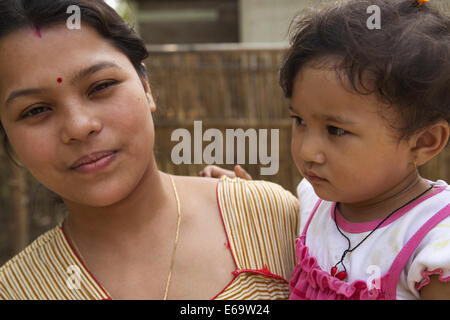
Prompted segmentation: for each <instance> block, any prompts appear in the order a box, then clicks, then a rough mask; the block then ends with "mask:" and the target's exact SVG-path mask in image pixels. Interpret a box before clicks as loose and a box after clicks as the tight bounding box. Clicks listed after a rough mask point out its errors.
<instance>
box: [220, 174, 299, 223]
mask: <svg viewBox="0 0 450 320" xmlns="http://www.w3.org/2000/svg"><path fill="white" fill-rule="evenodd" d="M217 195H218V197H220V196H221V197H226V200H228V202H230V203H234V204H241V205H242V204H244V205H249V204H252V205H253V206H254V207H259V209H260V210H257V211H258V212H260V213H262V212H264V211H266V213H267V210H271V209H272V208H273V209H280V208H281V210H282V211H283V212H284V213H286V214H288V213H292V214H293V216H295V217H297V213H298V199H297V198H296V197H295V196H294V195H293V194H292V193H291V192H290V191H288V190H286V189H284V188H283V187H282V186H281V185H279V184H277V183H274V182H270V181H265V180H244V179H240V178H228V177H222V178H221V179H220V180H219V183H218V186H217ZM261 209H262V211H261Z"/></svg>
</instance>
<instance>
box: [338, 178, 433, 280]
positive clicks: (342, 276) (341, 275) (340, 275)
mask: <svg viewBox="0 0 450 320" xmlns="http://www.w3.org/2000/svg"><path fill="white" fill-rule="evenodd" d="M432 188H433V186H431V187H429V188H428V189H427V190H425V191H424V192H422V193H421V194H419V195H418V196H416V197H414V198H413V199H412V200H410V201H408V202H407V203H405V204H404V205H402V206H401V207H399V208H397V209H395V210H394V211H392V212H391V213H389V214H388V215H387V216H386V217H385V218H384V219H383V220H382V221H381V222H380V223H379V224H378V225H377V226H376V227H375V228H374V229H373V230H372V231H371V232H370V233H369V234H368V235H367V236H365V237H364V239H362V240H361V241H360V242H359V243H358V244H357V245H356V246H355V247H353V248H352V249H350V247H351V242H350V239H349V238H348V237H347V236H346V235H345V234H344V233H343V232H342V231H341V229H340V228H339V226H338V224H337V222H336V208H337V206H338V204H339V203H338V202H336V205H335V206H334V210H333V214H334V223H335V224H336V228H337V229H338V231H339V233H340V234H342V235H343V236H344V238H345V239H347V242H348V248H347V249H346V250H344V252H343V253H342V257H341V260H339V262H338V263H336V264H335V265H334V267H331V270H330V274H331V275H332V276H333V277H336V278H338V279H339V280H344V279H345V278H347V269H346V268H345V265H344V262H343V261H344V258H345V255H346V254H347V253H349V252H352V251H354V250H356V248H358V247H359V246H360V245H361V243H363V242H364V241H365V240H366V239H367V238H368V237H370V235H371V234H372V233H374V232H375V230H377V229H378V228H379V227H380V226H381V225H382V224H383V223H384V222H385V221H386V220H387V219H389V217H391V216H392V215H393V214H394V213H396V212H397V211H398V210H400V209H402V208H404V207H406V206H407V205H408V204H410V203H411V202H413V201H415V200H417V199H418V198H420V197H421V196H423V195H424V194H425V193H427V192H428V191H430V190H431V189H432ZM339 264H341V265H342V266H343V267H344V270H343V271H340V272H337V271H338V269H337V266H338V265H339Z"/></svg>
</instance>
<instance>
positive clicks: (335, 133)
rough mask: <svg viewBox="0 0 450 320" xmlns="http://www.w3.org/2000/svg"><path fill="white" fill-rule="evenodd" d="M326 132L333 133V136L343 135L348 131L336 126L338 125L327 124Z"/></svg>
mask: <svg viewBox="0 0 450 320" xmlns="http://www.w3.org/2000/svg"><path fill="white" fill-rule="evenodd" d="M327 130H328V133H329V134H331V135H333V136H338V137H340V136H343V135H344V134H347V133H348V132H347V131H345V130H344V129H341V128H338V127H334V126H328V127H327Z"/></svg>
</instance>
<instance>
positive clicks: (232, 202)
mask: <svg viewBox="0 0 450 320" xmlns="http://www.w3.org/2000/svg"><path fill="white" fill-rule="evenodd" d="M217 202H218V206H219V209H220V214H221V216H222V220H223V224H224V228H225V231H226V234H227V238H228V243H227V245H228V246H229V249H230V251H231V254H232V256H233V259H234V262H235V265H236V268H235V270H234V271H233V279H232V280H231V281H230V283H228V284H227V285H226V287H225V288H224V289H223V290H221V291H220V292H219V293H217V294H216V295H215V296H214V297H213V298H212V299H220V300H224V299H227V300H238V299H239V300H240V299H252V300H256V299H265V300H266V299H287V298H288V297H289V286H288V281H289V279H290V276H291V272H292V270H293V268H294V266H295V262H296V259H295V245H294V240H295V238H296V237H297V236H298V231H299V217H298V209H299V208H298V200H297V198H295V197H294V196H293V195H292V194H291V193H290V192H288V191H286V190H284V189H283V188H282V187H280V186H279V185H277V184H274V183H270V182H266V181H246V180H242V179H239V178H236V179H230V178H226V177H223V178H221V179H220V180H219V182H218V185H217ZM1 299H38V300H40V299H45V300H55V299H64V300H67V299H76V300H85V299H94V300H102V299H112V298H111V295H110V294H109V293H108V292H107V290H106V289H105V288H103V287H102V285H101V284H100V283H99V282H98V281H97V280H96V279H95V278H94V276H93V275H92V274H91V273H90V271H89V270H88V268H87V267H86V266H85V265H84V264H83V262H82V261H81V259H80V258H79V257H78V255H77V254H76V252H75V250H74V249H73V248H72V247H71V245H70V242H69V240H68V238H67V236H66V234H65V233H64V231H63V229H62V223H60V224H59V225H57V226H56V227H55V228H53V229H52V230H50V231H48V232H47V233H45V234H43V235H41V236H40V237H39V238H37V239H36V240H35V241H34V242H33V243H31V244H30V245H29V246H28V247H27V248H25V249H24V250H23V251H22V252H20V253H19V254H18V255H16V256H15V257H14V258H12V259H11V260H9V261H8V262H7V263H6V264H5V265H3V266H2V267H1V268H0V300H1Z"/></svg>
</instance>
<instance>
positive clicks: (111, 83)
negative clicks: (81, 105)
mask: <svg viewBox="0 0 450 320" xmlns="http://www.w3.org/2000/svg"><path fill="white" fill-rule="evenodd" d="M115 84H116V82H115V81H109V82H104V83H101V84H99V85H98V86H96V87H95V88H94V89H93V90H92V91H91V92H90V93H89V95H91V94H93V93H96V92H98V91H103V90H105V89H107V88H108V87H110V86H112V85H115Z"/></svg>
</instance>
